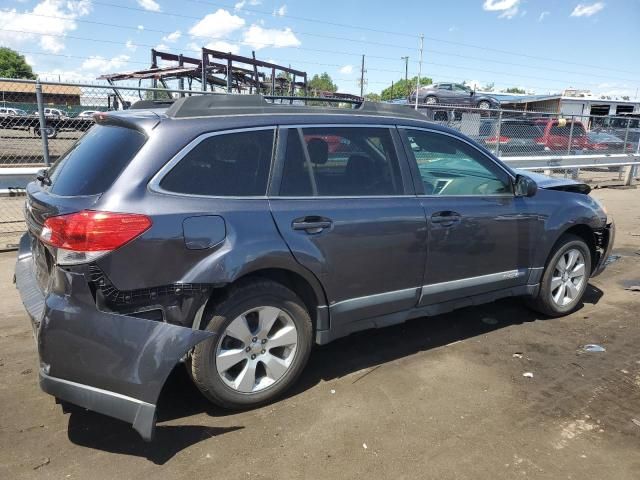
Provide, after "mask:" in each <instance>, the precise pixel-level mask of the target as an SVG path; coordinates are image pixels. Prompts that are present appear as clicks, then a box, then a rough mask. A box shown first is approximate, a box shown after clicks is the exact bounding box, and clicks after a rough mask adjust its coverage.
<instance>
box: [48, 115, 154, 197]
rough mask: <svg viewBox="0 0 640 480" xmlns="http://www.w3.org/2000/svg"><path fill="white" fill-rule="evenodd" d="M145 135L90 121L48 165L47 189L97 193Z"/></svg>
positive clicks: (65, 193) (71, 193)
mask: <svg viewBox="0 0 640 480" xmlns="http://www.w3.org/2000/svg"><path fill="white" fill-rule="evenodd" d="M145 141H146V137H145V135H144V134H142V133H141V132H138V131H137V130H133V129H131V128H124V127H116V126H111V125H94V126H93V127H91V129H90V130H89V131H88V132H87V133H86V134H85V135H84V136H83V137H82V138H80V139H79V140H78V141H77V142H76V143H75V144H74V145H73V146H72V147H71V149H70V150H68V151H67V153H66V154H65V155H64V156H63V157H61V158H60V159H59V160H58V161H57V162H56V163H55V164H54V165H53V167H51V170H50V172H49V175H50V177H51V182H52V185H51V193H55V194H56V195H62V196H76V195H97V194H99V193H103V192H104V191H106V190H107V189H108V188H109V187H110V186H111V184H112V183H113V182H114V181H115V179H116V178H118V176H119V175H120V174H121V173H122V171H123V170H124V168H125V167H126V166H127V165H128V164H129V162H130V161H131V159H132V158H133V157H134V156H135V155H136V153H137V152H138V150H140V148H141V147H142V145H144V142H145Z"/></svg>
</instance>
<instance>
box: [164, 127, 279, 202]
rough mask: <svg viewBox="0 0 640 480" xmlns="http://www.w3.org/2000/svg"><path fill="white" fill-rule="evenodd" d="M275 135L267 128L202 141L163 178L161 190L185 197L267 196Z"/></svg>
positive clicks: (217, 136)
mask: <svg viewBox="0 0 640 480" xmlns="http://www.w3.org/2000/svg"><path fill="white" fill-rule="evenodd" d="M274 133H275V130H274V129H273V128H269V129H265V130H251V131H246V132H235V133H233V132H230V133H223V134H220V135H213V136H211V137H208V138H205V139H203V140H202V141H201V142H200V143H198V144H197V145H196V146H195V147H194V148H192V149H191V150H190V151H189V152H188V153H187V154H186V155H185V156H184V157H183V158H182V159H181V160H180V161H179V162H178V163H177V164H176V165H175V166H174V167H173V168H172V169H171V170H170V171H169V173H167V174H166V175H165V176H164V178H163V179H162V180H161V181H160V188H162V189H163V190H166V191H169V192H174V193H184V194H188V195H204V196H233V197H236V196H238V197H247V196H263V195H266V193H267V180H268V178H269V168H270V166H271V157H272V154H273V140H274Z"/></svg>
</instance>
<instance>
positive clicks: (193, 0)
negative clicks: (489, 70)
mask: <svg viewBox="0 0 640 480" xmlns="http://www.w3.org/2000/svg"><path fill="white" fill-rule="evenodd" d="M187 1H188V2H192V3H199V4H204V5H211V6H215V7H221V8H228V9H230V10H234V6H233V5H227V4H223V3H217V2H210V1H204V0H187ZM93 3H94V4H97V5H104V6H109V7H114V8H123V9H127V10H136V11H141V12H145V13H152V14H158V15H169V16H171V15H175V16H179V17H185V18H189V17H188V16H185V15H182V14H173V13H171V12H162V11H160V12H154V11H150V10H145V9H144V8H138V7H131V6H128V5H119V4H114V3H109V2H101V1H97V0H93ZM242 10H243V11H246V12H252V13H257V14H260V15H268V16H272V14H273V12H267V11H264V10H258V9H253V8H243V9H242ZM279 16H280V17H282V18H290V19H294V20H302V21H305V22H311V23H318V24H323V25H332V26H337V27H343V28H348V29H355V30H364V31H370V32H375V33H385V34H388V35H397V36H401V37H409V38H417V37H418V34H408V33H406V32H394V31H391V30H382V29H377V28H371V27H365V26H361V25H353V24H344V23H339V22H330V21H326V20H318V19H317V18H309V17H302V16H297V15H290V14H284V15H279ZM191 18H194V17H191ZM195 19H197V20H201V18H200V17H195ZM424 38H425V39H427V40H431V41H433V42H440V43H446V44H450V45H456V46H464V47H468V48H475V49H480V50H484V51H489V52H496V53H502V54H505V55H515V56H521V57H525V58H532V59H538V60H544V61H547V62H556V63H562V64H570V65H578V66H583V67H587V68H597V69H600V70H611V71H618V72H623V73H630V74H632V75H635V74H636V72H632V71H629V70H621V69H614V68H609V67H603V66H601V65H592V64H586V63H579V62H571V61H567V60H566V59H554V58H549V57H543V56H538V55H530V54H524V53H520V52H514V51H509V50H502V49H497V48H492V47H486V46H480V45H474V44H470V43H464V42H456V41H453V40H443V39H440V38H437V37H427V36H425V37H424Z"/></svg>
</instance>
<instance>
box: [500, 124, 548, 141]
mask: <svg viewBox="0 0 640 480" xmlns="http://www.w3.org/2000/svg"><path fill="white" fill-rule="evenodd" d="M500 135H502V136H505V137H510V138H529V139H534V138H539V137H541V136H542V130H540V129H539V128H538V127H537V126H536V125H534V124H532V123H505V124H504V125H502V129H501V130H500Z"/></svg>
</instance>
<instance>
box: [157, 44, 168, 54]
mask: <svg viewBox="0 0 640 480" xmlns="http://www.w3.org/2000/svg"><path fill="white" fill-rule="evenodd" d="M153 48H154V49H155V50H160V51H161V52H166V51H167V50H169V45H165V44H164V43H159V44H158V45H156V46H155V47H153Z"/></svg>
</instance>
